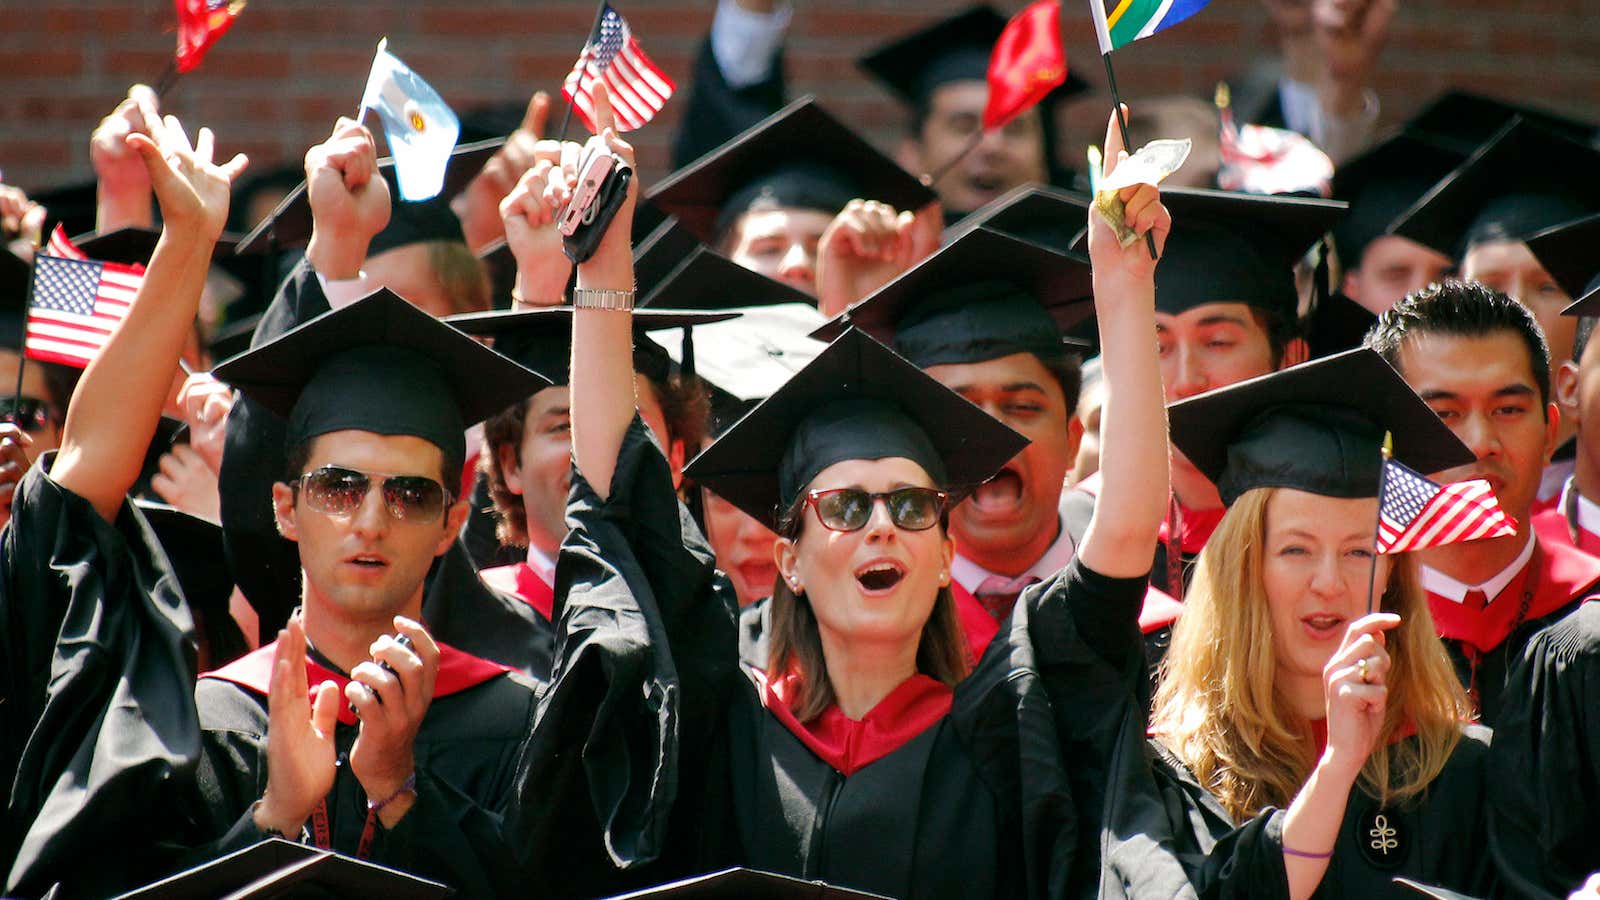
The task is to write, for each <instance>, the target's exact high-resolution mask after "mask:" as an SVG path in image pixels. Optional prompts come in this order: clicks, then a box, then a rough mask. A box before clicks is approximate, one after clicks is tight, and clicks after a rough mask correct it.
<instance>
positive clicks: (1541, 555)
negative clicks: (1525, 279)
mask: <svg viewBox="0 0 1600 900" xmlns="http://www.w3.org/2000/svg"><path fill="white" fill-rule="evenodd" d="M1367 344H1368V346H1370V347H1372V348H1374V349H1376V350H1377V351H1378V352H1379V353H1381V354H1383V356H1384V358H1385V359H1387V360H1388V361H1389V363H1390V365H1392V366H1394V367H1395V369H1396V370H1397V371H1399V372H1400V374H1401V376H1402V377H1404V378H1405V379H1406V382H1407V383H1408V384H1410V385H1411V387H1412V389H1414V390H1415V391H1416V392H1417V393H1418V394H1419V395H1420V396H1421V397H1422V399H1423V400H1425V401H1427V403H1428V405H1429V406H1431V407H1432V408H1433V410H1434V411H1435V412H1436V413H1438V414H1439V418H1441V419H1442V420H1444V422H1445V424H1447V425H1449V426H1450V430H1451V431H1453V432H1455V434H1456V436H1457V437H1459V438H1461V440H1462V442H1463V443H1465V444H1466V445H1467V446H1468V448H1470V449H1471V450H1472V451H1473V453H1474V454H1475V455H1476V456H1477V460H1476V461H1475V462H1474V463H1473V464H1472V465H1469V466H1464V467H1462V468H1460V469H1451V470H1449V471H1446V472H1442V473H1438V475H1437V476H1436V477H1437V478H1438V479H1440V480H1442V481H1445V482H1455V481H1462V480H1466V479H1470V478H1484V479H1486V480H1487V481H1488V482H1489V484H1490V486H1491V487H1493V488H1494V491H1495V495H1496V496H1497V497H1498V499H1499V501H1500V505H1501V507H1502V508H1504V509H1505V511H1506V512H1508V513H1510V514H1511V516H1512V517H1514V518H1515V519H1516V520H1517V522H1518V523H1519V526H1518V529H1517V533H1516V534H1515V535H1513V536H1510V537H1503V538H1494V539H1491V540H1485V541H1476V542H1473V543H1469V544H1457V545H1451V546H1446V547H1437V548H1434V549H1432V550H1425V551H1421V556H1420V559H1421V561H1422V563H1423V569H1422V583H1423V587H1424V588H1426V589H1427V592H1428V602H1429V608H1430V609H1431V610H1432V612H1433V617H1434V623H1435V625H1436V626H1437V627H1438V629H1439V634H1440V636H1441V637H1443V638H1444V640H1445V645H1446V647H1447V648H1448V649H1449V650H1450V654H1451V656H1452V657H1453V659H1454V660H1455V663H1456V668H1457V672H1458V674H1459V675H1460V676H1461V681H1462V683H1463V684H1464V685H1466V686H1467V688H1468V690H1469V692H1470V693H1471V694H1472V697H1473V699H1474V702H1475V703H1476V705H1477V707H1478V709H1479V711H1480V712H1481V714H1482V717H1483V720H1484V722H1485V723H1486V724H1488V725H1490V726H1493V725H1495V724H1496V720H1497V718H1498V714H1499V712H1500V707H1501V703H1502V700H1503V698H1504V697H1505V693H1504V692H1505V686H1506V683H1507V677H1508V673H1509V670H1510V668H1511V666H1512V665H1514V664H1515V662H1516V660H1517V659H1518V657H1519V656H1520V654H1521V652H1522V649H1523V647H1524V646H1525V645H1526V644H1527V642H1528V640H1529V638H1530V637H1531V636H1532V635H1533V634H1534V633H1535V632H1537V631H1538V630H1539V629H1540V628H1543V627H1544V626H1546V625H1549V624H1550V623H1552V622H1554V621H1556V620H1557V619H1559V618H1560V617H1562V616H1563V615H1565V614H1566V613H1568V612H1570V611H1571V610H1572V608H1573V607H1574V606H1576V605H1577V604H1578V603H1581V602H1582V601H1583V599H1584V598H1585V597H1587V596H1589V594H1590V593H1591V592H1592V591H1593V589H1594V586H1595V584H1596V582H1597V581H1600V560H1596V559H1594V558H1592V557H1589V556H1587V555H1586V554H1583V553H1581V552H1578V551H1576V550H1573V549H1572V548H1571V547H1568V546H1564V545H1561V544H1558V543H1554V542H1550V541H1544V540H1540V539H1539V537H1538V536H1537V534H1536V532H1535V530H1534V528H1533V522H1532V519H1531V510H1532V507H1533V503H1534V499H1535V497H1536V495H1537V492H1538V489H1539V478H1540V475H1541V474H1542V473H1543V471H1544V467H1545V464H1546V463H1548V462H1549V460H1550V454H1551V453H1552V452H1553V451H1554V450H1555V447H1556V434H1557V429H1558V426H1559V423H1560V412H1559V410H1558V409H1557V408H1556V405H1555V404H1554V403H1553V402H1552V400H1551V393H1550V375H1549V372H1550V368H1549V367H1550V363H1549V350H1548V349H1547V347H1546V345H1545V342H1544V335H1543V333H1542V332H1540V330H1539V324H1538V322H1536V321H1534V318H1533V315H1532V314H1531V313H1530V312H1529V311H1528V309H1527V308H1526V307H1524V306H1522V305H1521V304H1519V303H1517V302H1516V301H1515V300H1512V299H1511V298H1509V297H1507V296H1506V295H1505V294H1501V293H1499V292H1497V291H1494V290H1491V289H1490V288H1487V287H1485V286H1483V285H1481V284H1476V283H1472V282H1459V281H1449V282H1445V283H1443V284H1441V285H1435V286H1432V287H1429V288H1427V289H1426V290H1423V291H1419V292H1418V293H1415V294H1412V295H1411V296H1409V297H1407V298H1406V299H1404V300H1402V301H1400V302H1399V303H1398V304H1396V305H1395V306H1394V307H1393V308H1392V309H1390V310H1389V311H1388V312H1386V313H1384V314H1383V315H1382V316H1380V317H1379V318H1378V324H1377V326H1376V328H1375V329H1374V331H1373V332H1372V333H1371V334H1370V335H1369V336H1368V338H1367Z"/></svg>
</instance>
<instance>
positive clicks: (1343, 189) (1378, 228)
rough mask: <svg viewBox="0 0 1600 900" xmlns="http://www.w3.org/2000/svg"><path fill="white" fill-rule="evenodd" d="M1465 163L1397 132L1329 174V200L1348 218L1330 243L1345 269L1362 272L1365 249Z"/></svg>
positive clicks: (1442, 149) (1461, 157) (1436, 146)
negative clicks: (1345, 206)
mask: <svg viewBox="0 0 1600 900" xmlns="http://www.w3.org/2000/svg"><path fill="white" fill-rule="evenodd" d="M1466 158H1467V157H1466V154H1464V153H1458V152H1456V151H1454V150H1451V149H1449V148H1447V147H1443V146H1440V145H1439V144H1436V143H1433V142H1431V141H1428V140H1424V139H1423V138H1421V137H1418V136H1417V135H1415V134H1410V133H1407V132H1400V133H1398V134H1395V135H1392V136H1391V137H1389V138H1388V139H1387V140H1384V141H1382V142H1381V143H1379V144H1377V145H1375V146H1373V147H1370V148H1368V149H1367V150H1365V151H1363V152H1362V153H1361V154H1360V155H1359V156H1356V157H1354V158H1352V159H1350V160H1348V161H1346V162H1344V163H1343V164H1341V165H1340V166H1339V168H1338V169H1337V170H1335V171H1334V173H1333V196H1334V198H1335V199H1338V200H1344V201H1346V202H1348V203H1349V204H1350V214H1349V215H1347V216H1345V218H1344V220H1343V221H1341V222H1340V223H1339V224H1338V226H1337V227H1335V228H1334V229H1333V241H1334V245H1335V246H1337V247H1338V248H1339V259H1340V260H1341V261H1342V262H1343V264H1344V266H1345V268H1347V269H1358V268H1360V267H1361V254H1362V253H1364V252H1366V249H1367V245H1368V244H1370V243H1372V241H1374V240H1375V239H1377V238H1379V237H1382V236H1383V235H1384V233H1385V232H1387V231H1388V230H1389V223H1390V222H1393V221H1394V220H1395V219H1396V218H1398V217H1399V216H1400V214H1401V213H1403V212H1405V211H1406V210H1408V209H1410V208H1411V207H1412V206H1414V205H1415V204H1416V202H1417V200H1419V199H1420V198H1421V197H1422V195H1423V194H1426V193H1427V192H1428V191H1429V190H1430V189H1432V187H1433V186H1434V185H1435V184H1438V183H1439V179H1441V178H1443V177H1445V176H1446V175H1448V174H1450V172H1451V170H1453V169H1454V168H1455V167H1456V166H1459V165H1461V163H1462V162H1463V161H1465V160H1466Z"/></svg>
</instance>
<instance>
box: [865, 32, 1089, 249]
mask: <svg viewBox="0 0 1600 900" xmlns="http://www.w3.org/2000/svg"><path fill="white" fill-rule="evenodd" d="M1005 27H1006V17H1005V16H1003V15H1001V14H1000V13H999V12H997V11H996V10H995V8H994V7H993V6H990V5H988V4H981V5H974V6H970V7H967V8H965V9H963V10H960V11H958V12H955V13H952V14H951V15H948V16H946V17H945V18H943V19H939V20H938V21H935V22H932V23H930V24H928V25H926V26H924V27H922V28H919V29H917V30H916V31H914V32H912V33H910V34H906V35H901V36H899V37H897V38H894V39H892V40H890V41H888V42H887V43H885V44H883V45H882V46H879V47H876V48H874V49H873V50H872V51H871V52H870V53H868V54H867V55H866V56H863V57H862V58H861V59H860V60H858V61H857V65H859V66H860V67H861V69H862V71H864V72H865V73H866V74H867V75H868V76H870V77H871V78H872V79H874V80H875V81H877V82H878V83H879V84H880V85H882V86H883V87H884V89H886V90H887V91H888V92H889V93H890V94H891V95H893V96H894V98H895V99H896V100H898V101H899V102H900V103H901V105H902V106H904V107H905V108H906V110H907V112H908V113H909V118H908V120H907V123H906V131H905V136H904V137H903V138H902V139H901V141H900V145H899V147H898V148H896V151H895V159H896V160H898V161H899V162H900V165H902V166H904V167H905V169H906V170H907V171H909V172H916V173H918V174H925V173H927V174H931V173H934V172H939V171H941V170H943V169H944V168H945V167H947V166H950V165H951V163H952V162H953V161H954V160H956V158H957V157H958V156H960V155H961V154H962V152H963V151H964V150H965V149H966V148H967V145H968V143H969V142H970V141H971V140H972V139H973V138H974V136H975V135H976V134H977V133H978V131H979V130H980V129H981V128H982V127H983V126H982V122H983V109H984V106H985V105H986V104H987V103H988V101H989V81H988V72H989V57H990V54H992V53H993V51H994V45H995V41H997V40H998V39H999V37H1000V34H1001V32H1003V31H1004V30H1005ZM1088 89H1089V84H1088V82H1086V81H1084V80H1083V79H1082V78H1080V77H1078V75H1077V74H1075V73H1073V72H1071V71H1069V72H1068V74H1067V81H1066V83H1065V84H1063V85H1061V86H1060V87H1058V88H1056V89H1055V90H1054V91H1051V92H1050V94H1049V95H1048V96H1046V97H1045V99H1044V100H1043V101H1042V102H1040V103H1039V104H1037V105H1036V106H1035V107H1034V108H1033V109H1030V110H1028V111H1026V112H1024V113H1023V114H1022V115H1020V116H1017V117H1016V118H1015V119H1013V120H1012V121H1010V122H1008V123H1007V124H1006V126H1005V127H1004V128H997V129H994V130H993V131H990V132H988V133H987V134H985V135H984V136H983V137H982V139H981V140H980V142H979V144H978V146H977V147H976V149H973V150H972V152H970V153H968V154H967V155H966V157H965V158H964V159H962V160H961V161H960V162H959V163H956V164H955V165H954V166H953V168H950V169H949V171H948V172H946V173H945V174H944V175H943V177H941V178H939V180H938V181H937V182H935V183H934V185H933V187H934V189H935V190H937V191H938V192H939V200H940V202H941V203H942V204H943V205H944V210H945V212H946V214H947V215H948V216H949V217H950V219H951V221H954V220H955V219H956V218H959V217H961V216H964V215H966V214H967V213H970V212H972V211H973V210H975V209H977V208H978V207H980V206H983V205H984V204H985V203H988V202H990V201H991V200H994V199H995V198H997V197H999V196H1000V195H1001V194H1004V193H1006V192H1007V191H1009V190H1011V189H1013V188H1016V187H1018V186H1019V185H1023V184H1051V183H1054V184H1059V185H1070V183H1071V170H1070V169H1067V168H1065V167H1063V165H1062V162H1061V158H1060V157H1059V156H1058V154H1057V153H1056V147H1057V143H1058V141H1057V136H1056V128H1057V125H1056V109H1057V108H1058V106H1059V105H1060V104H1061V103H1064V102H1065V101H1067V100H1070V99H1071V98H1073V97H1075V96H1078V95H1080V94H1082V93H1084V92H1086V91H1087V90H1088Z"/></svg>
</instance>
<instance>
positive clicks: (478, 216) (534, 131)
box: [450, 91, 550, 253]
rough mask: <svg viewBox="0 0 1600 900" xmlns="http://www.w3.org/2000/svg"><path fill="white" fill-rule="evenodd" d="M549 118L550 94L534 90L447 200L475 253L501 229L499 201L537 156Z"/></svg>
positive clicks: (489, 242)
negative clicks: (493, 149) (518, 119)
mask: <svg viewBox="0 0 1600 900" xmlns="http://www.w3.org/2000/svg"><path fill="white" fill-rule="evenodd" d="M549 118H550V95H549V94H546V93H545V92H544V91H537V92H535V93H534V95H533V98H532V99H530V100H529V101H528V108H527V110H526V111H525V112H523V114H522V124H521V125H520V126H518V127H517V130H516V131H513V132H511V134H510V135H509V136H507V137H506V142H505V145H504V146H502V147H501V148H500V150H499V151H498V152H497V153H495V155H494V156H492V157H490V158H489V161H488V162H487V163H485V164H484V166H483V170H482V171H481V172H479V173H478V175H477V177H475V178H473V179H472V181H471V183H469V184H468V185H467V189H466V190H464V191H462V192H461V193H460V194H457V195H456V196H455V198H454V199H452V200H451V201H450V208H451V209H452V210H454V211H455V214H456V216H457V218H459V219H461V230H462V231H463V232H464V233H465V234H466V238H467V246H469V247H471V248H472V250H473V252H474V253H476V252H478V251H481V250H482V249H483V248H485V247H487V246H488V245H489V244H491V243H494V241H495V239H497V238H499V237H501V236H502V235H503V234H504V233H505V232H504V231H503V229H502V220H503V218H504V217H503V214H502V213H501V208H500V207H501V201H502V200H503V199H505V197H506V196H507V195H508V194H510V193H511V191H512V189H513V188H515V187H516V186H517V183H518V182H519V181H520V180H521V178H522V176H523V174H524V173H525V172H527V171H528V170H529V169H531V168H532V167H533V166H534V164H535V163H537V162H538V160H539V151H538V145H539V144H541V143H543V142H542V141H541V140H540V139H541V138H543V137H544V129H545V123H546V122H547V121H549Z"/></svg>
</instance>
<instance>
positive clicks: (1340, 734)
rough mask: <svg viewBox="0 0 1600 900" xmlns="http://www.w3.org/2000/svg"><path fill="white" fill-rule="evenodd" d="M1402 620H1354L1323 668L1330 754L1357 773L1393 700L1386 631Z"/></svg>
mask: <svg viewBox="0 0 1600 900" xmlns="http://www.w3.org/2000/svg"><path fill="white" fill-rule="evenodd" d="M1399 624H1400V617H1399V616H1397V615H1395V614H1393V613H1372V614H1371V615H1367V616H1363V617H1361V618H1359V619H1357V620H1355V621H1354V622H1351V623H1350V627H1349V628H1347V629H1346V630H1345V633H1344V640H1343V641H1342V642H1340V644H1339V649H1338V650H1337V651H1335V652H1334V654H1333V656H1332V657H1331V658H1330V659H1329V660H1328V664H1327V665H1326V666H1324V667H1323V669H1322V685H1323V696H1324V697H1325V699H1326V702H1327V710H1328V749H1327V751H1326V753H1327V756H1326V759H1328V760H1329V761H1331V762H1333V763H1334V764H1335V765H1336V766H1337V767H1338V769H1339V770H1340V771H1341V772H1343V773H1345V774H1348V775H1350V777H1352V778H1354V777H1355V776H1356V775H1357V774H1359V773H1360V771H1361V767H1362V766H1364V765H1366V762H1367V757H1368V756H1370V755H1371V754H1372V750H1373V748H1374V747H1375V746H1377V741H1378V734H1379V732H1380V731H1381V730H1382V729H1383V716H1384V710H1385V709H1386V708H1387V705H1388V697H1389V688H1388V686H1387V680H1388V677H1389V667H1390V660H1389V652H1388V651H1387V650H1385V649H1384V640H1383V633H1384V632H1385V631H1388V630H1389V629H1391V628H1394V627H1395V626H1397V625H1399Z"/></svg>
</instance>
